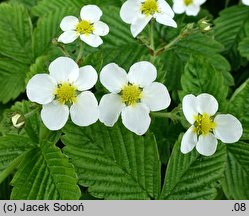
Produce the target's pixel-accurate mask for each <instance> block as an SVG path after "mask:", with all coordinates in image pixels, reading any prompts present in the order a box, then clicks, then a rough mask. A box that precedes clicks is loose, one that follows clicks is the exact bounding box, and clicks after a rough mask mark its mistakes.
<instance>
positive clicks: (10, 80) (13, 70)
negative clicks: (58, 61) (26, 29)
mask: <svg viewBox="0 0 249 216" xmlns="http://www.w3.org/2000/svg"><path fill="white" fill-rule="evenodd" d="M0 37H1V36H0ZM28 70H29V67H28V66H27V65H24V64H21V63H19V62H16V61H15V60H13V59H10V58H6V57H0V83H1V88H0V102H2V103H4V104H5V103H7V102H9V101H10V100H12V99H15V98H17V97H18V95H19V94H20V93H21V92H23V91H24V89H25V81H24V80H25V77H26V72H27V71H28Z"/></svg>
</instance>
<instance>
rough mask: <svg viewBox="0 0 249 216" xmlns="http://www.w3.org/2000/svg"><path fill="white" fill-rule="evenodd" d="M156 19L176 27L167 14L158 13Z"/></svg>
mask: <svg viewBox="0 0 249 216" xmlns="http://www.w3.org/2000/svg"><path fill="white" fill-rule="evenodd" d="M156 21H157V22H159V23H161V24H163V25H166V26H171V27H173V28H176V27H177V24H176V22H175V21H174V20H173V19H172V18H171V17H170V16H168V15H167V14H158V15H157V16H156Z"/></svg>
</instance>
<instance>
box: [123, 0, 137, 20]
mask: <svg viewBox="0 0 249 216" xmlns="http://www.w3.org/2000/svg"><path fill="white" fill-rule="evenodd" d="M140 4H141V3H140V2H139V1H138V0H128V1H126V2H125V3H124V4H123V5H122V7H121V9H120V17H121V19H122V20H123V21H124V22H125V23H127V24H131V23H132V22H133V20H134V19H135V18H136V17H138V16H139V14H141V12H140Z"/></svg>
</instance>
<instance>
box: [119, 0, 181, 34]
mask: <svg viewBox="0 0 249 216" xmlns="http://www.w3.org/2000/svg"><path fill="white" fill-rule="evenodd" d="M120 17H121V19H122V20H123V21H124V22H125V23H128V24H131V33H132V35H133V37H136V36H137V35H138V34H139V33H140V32H141V31H142V30H143V29H144V28H145V26H146V25H147V24H148V23H149V21H150V20H151V19H152V18H155V19H156V21H157V22H158V23H161V24H163V25H167V26H171V27H174V28H176V27H177V24H176V22H175V21H174V20H173V17H174V12H173V10H172V9H171V7H170V6H169V5H168V3H167V2H166V1H165V0H128V1H126V2H125V3H124V4H123V5H122V7H121V10H120Z"/></svg>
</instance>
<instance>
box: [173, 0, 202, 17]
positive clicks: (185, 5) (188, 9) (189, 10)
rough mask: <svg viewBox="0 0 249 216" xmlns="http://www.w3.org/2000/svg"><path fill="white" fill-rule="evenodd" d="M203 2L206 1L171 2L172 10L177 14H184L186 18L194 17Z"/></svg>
mask: <svg viewBox="0 0 249 216" xmlns="http://www.w3.org/2000/svg"><path fill="white" fill-rule="evenodd" d="M205 2H206V0H173V3H174V4H173V10H174V12H175V13H177V14H182V13H184V12H185V13H186V14H187V15H188V16H196V15H197V14H198V13H199V11H200V9H201V7H200V6H201V5H202V4H203V3H205Z"/></svg>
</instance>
